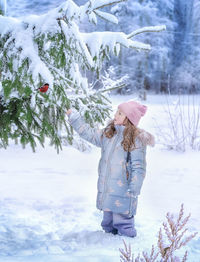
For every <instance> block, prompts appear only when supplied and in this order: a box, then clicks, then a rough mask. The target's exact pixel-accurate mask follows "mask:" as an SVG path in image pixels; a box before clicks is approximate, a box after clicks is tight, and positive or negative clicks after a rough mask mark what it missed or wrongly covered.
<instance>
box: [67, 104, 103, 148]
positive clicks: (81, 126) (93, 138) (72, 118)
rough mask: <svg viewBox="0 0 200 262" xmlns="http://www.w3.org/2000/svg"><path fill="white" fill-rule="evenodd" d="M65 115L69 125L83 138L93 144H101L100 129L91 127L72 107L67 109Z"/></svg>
mask: <svg viewBox="0 0 200 262" xmlns="http://www.w3.org/2000/svg"><path fill="white" fill-rule="evenodd" d="M67 115H68V120H69V123H70V125H71V126H72V127H73V128H74V130H76V132H77V133H78V134H79V135H80V136H81V137H82V138H83V139H85V140H87V141H88V142H90V143H92V144H93V145H95V146H98V147H101V146H102V139H103V137H102V133H103V130H102V129H97V128H92V127H91V126H90V125H89V124H88V123H86V122H85V121H84V119H83V117H82V116H81V115H80V113H79V112H78V111H77V110H76V109H74V108H73V109H69V110H67Z"/></svg>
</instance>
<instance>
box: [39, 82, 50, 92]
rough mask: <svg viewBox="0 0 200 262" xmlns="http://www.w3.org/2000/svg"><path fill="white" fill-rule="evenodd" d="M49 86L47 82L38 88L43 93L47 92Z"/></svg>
mask: <svg viewBox="0 0 200 262" xmlns="http://www.w3.org/2000/svg"><path fill="white" fill-rule="evenodd" d="M48 88H49V84H48V83H46V84H44V85H43V86H41V87H40V88H38V89H39V90H40V92H41V93H46V92H47V90H48Z"/></svg>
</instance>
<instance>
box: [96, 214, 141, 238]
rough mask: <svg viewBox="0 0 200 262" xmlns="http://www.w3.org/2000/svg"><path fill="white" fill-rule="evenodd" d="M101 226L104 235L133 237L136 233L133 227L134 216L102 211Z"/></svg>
mask: <svg viewBox="0 0 200 262" xmlns="http://www.w3.org/2000/svg"><path fill="white" fill-rule="evenodd" d="M101 226H102V228H103V230H104V231H105V232H106V233H113V234H119V235H123V236H128V237H135V236H136V235H137V232H136V230H135V225H134V216H132V217H128V216H127V215H124V214H118V213H113V212H111V211H103V220H102V222H101Z"/></svg>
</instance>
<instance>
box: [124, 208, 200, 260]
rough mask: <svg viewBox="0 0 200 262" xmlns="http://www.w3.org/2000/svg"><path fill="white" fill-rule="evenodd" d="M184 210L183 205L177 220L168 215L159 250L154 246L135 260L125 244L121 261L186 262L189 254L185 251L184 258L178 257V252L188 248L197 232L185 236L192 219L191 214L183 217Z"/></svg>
mask: <svg viewBox="0 0 200 262" xmlns="http://www.w3.org/2000/svg"><path fill="white" fill-rule="evenodd" d="M183 215H184V208H183V204H182V205H181V209H180V211H179V215H178V218H177V219H175V218H174V215H173V214H170V213H167V215H166V218H167V222H163V229H164V235H163V232H162V229H161V228H160V230H159V235H158V243H157V249H156V248H155V247H154V246H152V248H151V253H150V254H148V253H147V252H146V251H143V252H142V255H141V256H140V254H138V255H137V257H136V258H134V255H133V254H132V252H131V246H130V244H129V247H128V246H127V244H126V242H125V241H124V240H123V242H124V247H125V248H124V249H122V248H120V249H119V251H120V253H121V255H120V258H121V259H120V261H121V262H185V261H186V260H187V256H188V252H187V251H185V254H184V255H183V257H182V258H180V256H177V255H176V251H177V250H179V249H180V248H181V247H183V246H186V245H187V243H188V242H189V241H190V240H191V239H193V238H194V237H195V236H196V235H197V232H195V233H193V234H191V235H188V236H185V234H186V232H187V231H188V229H187V228H186V224H187V222H188V220H189V218H190V214H189V215H188V216H187V217H185V218H184V217H183Z"/></svg>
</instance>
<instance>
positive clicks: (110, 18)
mask: <svg viewBox="0 0 200 262" xmlns="http://www.w3.org/2000/svg"><path fill="white" fill-rule="evenodd" d="M94 13H95V14H96V15H98V16H99V17H100V18H102V19H104V20H106V21H108V22H112V23H114V24H118V19H117V17H116V16H114V15H112V14H109V13H106V12H102V11H99V10H95V11H94Z"/></svg>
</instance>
